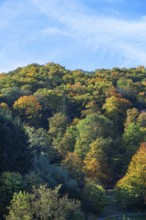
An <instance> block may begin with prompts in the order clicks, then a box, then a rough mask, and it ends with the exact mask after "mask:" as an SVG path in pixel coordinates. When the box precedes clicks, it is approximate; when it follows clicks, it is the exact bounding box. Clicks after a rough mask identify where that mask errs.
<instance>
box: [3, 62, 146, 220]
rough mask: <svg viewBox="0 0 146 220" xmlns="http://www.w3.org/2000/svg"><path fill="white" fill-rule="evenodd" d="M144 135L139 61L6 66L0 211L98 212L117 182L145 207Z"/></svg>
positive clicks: (61, 217)
mask: <svg viewBox="0 0 146 220" xmlns="http://www.w3.org/2000/svg"><path fill="white" fill-rule="evenodd" d="M145 142H146V69H145V68H144V67H142V66H141V67H138V68H131V69H126V68H122V69H119V68H113V69H111V70H109V69H97V70H95V71H93V72H85V71H82V70H74V71H70V70H67V69H65V68H64V67H62V66H60V65H58V64H54V63H48V64H46V65H38V64H31V65H28V66H26V67H23V68H17V69H16V70H14V71H11V72H9V73H7V74H6V73H1V74H0V219H7V220H12V219H18V220H19V219H24V220H25V219H27V220H29V219H42V220H45V219H46V220H47V219H50V220H53V219H54V220H66V219H67V220H71V219H76V220H81V219H85V218H86V219H87V218H88V214H89V213H94V214H95V215H96V216H98V215H99V213H100V212H101V211H102V210H103V209H104V207H105V206H106V196H105V190H106V189H113V188H115V192H116V195H117V197H118V199H119V202H120V203H121V205H122V206H123V207H125V208H127V207H128V208H129V207H132V208H134V207H136V208H138V207H140V208H141V207H145V203H146V144H145ZM2 216H3V217H2ZM22 216H23V218H22Z"/></svg>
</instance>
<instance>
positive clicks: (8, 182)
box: [0, 172, 24, 218]
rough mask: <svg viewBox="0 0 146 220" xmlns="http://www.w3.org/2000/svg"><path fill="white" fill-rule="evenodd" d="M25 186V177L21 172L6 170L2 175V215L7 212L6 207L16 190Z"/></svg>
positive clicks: (0, 196)
mask: <svg viewBox="0 0 146 220" xmlns="http://www.w3.org/2000/svg"><path fill="white" fill-rule="evenodd" d="M23 188H24V183H23V178H22V176H21V175H20V174H19V173H14V172H11V173H10V172H4V173H2V174H1V176H0V217H1V218H2V216H3V214H4V213H5V212H6V207H7V205H8V204H9V202H10V200H11V199H12V197H13V193H14V192H19V191H20V190H21V189H23Z"/></svg>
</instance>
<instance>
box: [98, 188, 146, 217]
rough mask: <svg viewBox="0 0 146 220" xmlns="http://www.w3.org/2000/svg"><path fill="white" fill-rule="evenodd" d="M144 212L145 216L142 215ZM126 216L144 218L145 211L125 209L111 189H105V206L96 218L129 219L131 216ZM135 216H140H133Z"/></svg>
mask: <svg viewBox="0 0 146 220" xmlns="http://www.w3.org/2000/svg"><path fill="white" fill-rule="evenodd" d="M144 214H145V216H144ZM126 216H132V218H133V220H141V219H143V220H144V219H146V213H133V212H131V211H125V210H124V209H123V208H122V207H121V206H120V204H119V203H118V202H117V201H116V199H115V197H114V193H113V190H107V206H106V208H105V209H104V210H103V212H102V213H101V215H100V217H99V218H97V220H108V219H109V220H110V219H111V220H112V219H115V220H130V219H131V218H129V217H126ZM136 216H142V217H138V218H137V219H136V218H135V217H136Z"/></svg>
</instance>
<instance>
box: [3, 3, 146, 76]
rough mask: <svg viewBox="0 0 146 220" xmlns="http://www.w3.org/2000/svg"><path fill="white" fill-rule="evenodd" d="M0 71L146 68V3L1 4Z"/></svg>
mask: <svg viewBox="0 0 146 220" xmlns="http://www.w3.org/2000/svg"><path fill="white" fill-rule="evenodd" d="M0 39H1V40H0V72H7V71H10V70H12V69H15V68H17V67H20V66H25V65H27V64H30V63H38V64H46V63H48V62H55V63H59V64H61V65H63V66H65V67H66V68H68V69H83V70H95V69H98V68H112V67H136V66H139V65H144V66H146V1H145V0H0Z"/></svg>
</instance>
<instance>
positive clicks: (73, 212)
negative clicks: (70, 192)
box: [6, 186, 84, 220]
mask: <svg viewBox="0 0 146 220" xmlns="http://www.w3.org/2000/svg"><path fill="white" fill-rule="evenodd" d="M59 189H60V186H59V187H56V188H55V189H53V190H51V189H49V188H46V187H45V186H40V187H39V188H35V187H34V188H33V192H32V193H31V194H28V193H25V192H24V193H22V192H20V193H18V194H14V197H13V199H12V201H11V204H10V207H9V214H8V215H7V217H6V219H7V220H10V219H16V220H20V219H22V216H23V218H24V217H25V219H26V220H30V219H38V220H39V219H40V220H58V219H60V220H75V219H78V217H79V216H81V212H80V202H79V201H75V200H71V199H69V198H68V196H67V195H65V196H63V197H60V195H59ZM82 217H83V216H82ZM82 219H84V218H82Z"/></svg>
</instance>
